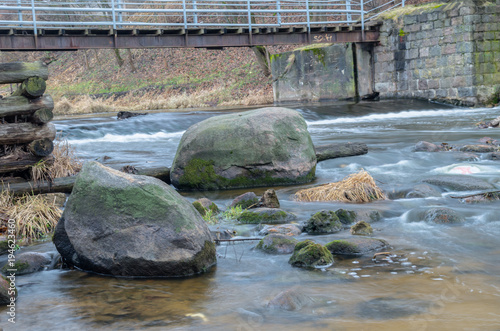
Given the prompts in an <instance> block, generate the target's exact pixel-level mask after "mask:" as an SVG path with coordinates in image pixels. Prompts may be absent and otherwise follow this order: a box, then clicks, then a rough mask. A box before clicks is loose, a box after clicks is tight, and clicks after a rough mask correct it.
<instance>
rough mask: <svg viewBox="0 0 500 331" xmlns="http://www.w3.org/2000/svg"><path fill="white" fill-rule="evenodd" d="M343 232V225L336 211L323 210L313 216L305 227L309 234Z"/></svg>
mask: <svg viewBox="0 0 500 331" xmlns="http://www.w3.org/2000/svg"><path fill="white" fill-rule="evenodd" d="M340 230H342V223H341V222H340V220H339V218H338V216H337V214H336V213H335V212H334V211H331V210H330V211H327V210H322V211H320V212H317V213H316V214H314V215H312V216H311V218H310V219H309V220H307V222H306V224H305V225H304V231H305V232H307V233H309V234H325V233H336V232H339V231H340Z"/></svg>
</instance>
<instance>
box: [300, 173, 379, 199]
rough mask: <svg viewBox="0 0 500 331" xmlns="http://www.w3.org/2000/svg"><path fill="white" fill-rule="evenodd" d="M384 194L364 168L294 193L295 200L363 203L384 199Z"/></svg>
mask: <svg viewBox="0 0 500 331" xmlns="http://www.w3.org/2000/svg"><path fill="white" fill-rule="evenodd" d="M385 199H387V197H386V195H385V194H384V192H382V190H381V189H380V188H379V187H378V186H377V184H376V183H375V180H374V179H373V177H372V176H370V174H369V173H368V172H366V171H365V170H361V171H359V172H358V173H355V174H352V175H349V176H348V177H346V178H344V179H343V180H341V181H340V182H335V183H328V184H324V185H320V186H316V187H312V188H308V189H304V190H300V191H298V192H297V193H295V200H297V201H341V202H352V203H364V202H371V201H375V200H385Z"/></svg>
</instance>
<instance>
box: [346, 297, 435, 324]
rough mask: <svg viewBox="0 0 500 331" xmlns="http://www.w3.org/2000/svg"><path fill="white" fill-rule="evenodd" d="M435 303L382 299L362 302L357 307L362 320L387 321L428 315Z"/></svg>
mask: <svg viewBox="0 0 500 331" xmlns="http://www.w3.org/2000/svg"><path fill="white" fill-rule="evenodd" d="M432 306H433V303H432V302H430V301H424V300H418V299H411V298H403V299H398V298H393V297H382V298H376V299H372V300H369V301H365V302H362V303H360V304H358V306H357V309H356V310H357V315H358V316H359V317H361V318H367V319H376V320H385V319H394V318H403V317H408V316H411V315H416V314H423V313H426V312H427V311H428V310H429V309H430V308H431V307H432Z"/></svg>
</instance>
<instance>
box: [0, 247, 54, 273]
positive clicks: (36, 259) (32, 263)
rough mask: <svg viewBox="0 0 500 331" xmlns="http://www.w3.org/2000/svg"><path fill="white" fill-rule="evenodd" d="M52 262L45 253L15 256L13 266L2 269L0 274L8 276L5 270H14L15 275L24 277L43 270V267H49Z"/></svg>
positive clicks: (50, 257) (28, 253) (49, 256)
mask: <svg viewBox="0 0 500 331" xmlns="http://www.w3.org/2000/svg"><path fill="white" fill-rule="evenodd" d="M51 262H52V256H51V255H50V254H47V253H38V252H26V253H21V254H18V255H17V256H16V262H15V264H14V266H13V267H12V266H9V265H8V264H6V265H4V266H3V267H2V273H3V274H4V275H8V273H9V272H8V271H7V269H16V270H17V271H16V275H18V276H20V275H25V274H30V273H33V272H37V271H40V270H43V268H44V267H45V266H48V265H50V263H51Z"/></svg>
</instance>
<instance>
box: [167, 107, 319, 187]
mask: <svg viewBox="0 0 500 331" xmlns="http://www.w3.org/2000/svg"><path fill="white" fill-rule="evenodd" d="M315 169H316V154H315V152H314V146H313V144H312V140H311V137H310V135H309V132H308V131H307V125H306V122H305V121H304V119H303V118H302V116H301V115H300V113H299V112H297V111H295V110H292V109H288V108H281V107H269V108H261V109H256V110H251V111H247V112H243V113H236V114H228V115H220V116H214V117H211V118H208V119H206V120H204V121H202V122H199V123H197V124H195V125H193V126H191V127H190V128H189V129H187V131H186V132H185V133H184V135H183V136H182V139H181V141H180V143H179V147H178V149H177V153H176V155H175V158H174V162H173V165H172V170H171V172H170V179H171V182H172V184H173V185H174V186H175V187H177V188H179V189H184V190H217V189H231V188H246V187H257V186H273V185H287V184H298V183H307V182H310V181H311V180H313V179H314V175H315Z"/></svg>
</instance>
